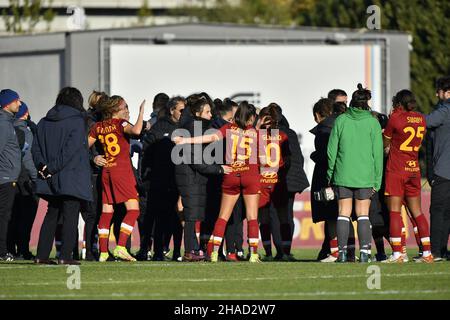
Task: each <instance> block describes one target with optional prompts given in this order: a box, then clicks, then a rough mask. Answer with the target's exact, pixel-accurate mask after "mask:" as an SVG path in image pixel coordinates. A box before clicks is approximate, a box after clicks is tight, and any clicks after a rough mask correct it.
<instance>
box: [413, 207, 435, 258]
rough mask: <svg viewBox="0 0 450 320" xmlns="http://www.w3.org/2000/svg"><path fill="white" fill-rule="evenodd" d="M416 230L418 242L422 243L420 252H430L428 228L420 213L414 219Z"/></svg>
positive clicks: (425, 219)
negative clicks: (417, 231) (418, 237)
mask: <svg viewBox="0 0 450 320" xmlns="http://www.w3.org/2000/svg"><path fill="white" fill-rule="evenodd" d="M416 223H417V229H418V230H419V236H420V242H421V243H422V250H423V251H424V252H425V251H430V250H431V246H430V227H429V225H428V221H427V218H426V217H425V215H424V214H423V213H422V214H420V216H418V217H416Z"/></svg>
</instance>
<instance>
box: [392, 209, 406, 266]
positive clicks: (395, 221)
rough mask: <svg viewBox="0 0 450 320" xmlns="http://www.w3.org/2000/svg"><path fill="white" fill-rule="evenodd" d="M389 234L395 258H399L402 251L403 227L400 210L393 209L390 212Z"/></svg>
mask: <svg viewBox="0 0 450 320" xmlns="http://www.w3.org/2000/svg"><path fill="white" fill-rule="evenodd" d="M389 217H390V224H389V234H390V241H391V246H392V251H393V255H394V258H398V257H399V256H400V254H401V253H402V228H404V225H403V220H402V216H401V213H400V212H397V211H391V212H390V214H389Z"/></svg>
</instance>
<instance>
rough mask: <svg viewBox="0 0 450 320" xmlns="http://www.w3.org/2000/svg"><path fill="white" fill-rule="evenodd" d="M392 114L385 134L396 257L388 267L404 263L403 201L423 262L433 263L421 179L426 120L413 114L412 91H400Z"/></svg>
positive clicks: (391, 233) (389, 202)
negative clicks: (402, 237)
mask: <svg viewBox="0 0 450 320" xmlns="http://www.w3.org/2000/svg"><path fill="white" fill-rule="evenodd" d="M392 102H393V108H394V109H393V112H392V114H391V117H390V119H389V122H388V125H387V127H386V129H385V130H384V133H383V135H384V147H385V150H386V151H388V152H389V157H388V161H387V165H386V189H385V195H386V196H387V199H388V200H387V203H388V208H389V211H390V214H389V216H390V226H389V233H390V240H391V245H392V250H393V254H392V256H391V257H390V258H389V259H388V260H385V261H386V262H387V263H402V262H404V256H403V254H402V241H401V236H402V228H404V225H403V220H402V217H401V207H402V202H403V200H404V201H405V204H406V206H407V208H408V210H409V211H410V212H411V214H412V215H413V217H414V219H415V221H416V223H417V228H418V231H419V235H420V240H421V242H422V246H423V255H422V258H421V259H420V260H419V261H421V262H427V263H430V262H433V256H432V255H431V251H430V230H429V226H428V221H427V219H426V217H425V215H424V214H423V213H422V209H421V201H420V200H421V199H420V193H421V180H420V178H421V176H420V167H419V149H420V146H421V144H422V140H423V137H424V134H425V129H426V124H425V117H424V116H423V115H422V114H420V113H418V112H414V111H413V110H414V109H415V107H416V100H415V97H414V94H413V93H412V92H411V91H409V90H401V91H399V92H398V93H397V94H396V95H395V96H394V98H393V101H392Z"/></svg>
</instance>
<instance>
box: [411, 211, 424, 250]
mask: <svg viewBox="0 0 450 320" xmlns="http://www.w3.org/2000/svg"><path fill="white" fill-rule="evenodd" d="M409 220H410V221H411V224H412V225H413V230H414V237H415V238H416V243H417V246H418V247H420V246H421V245H422V242H421V241H420V236H419V229H418V228H417V222H416V219H414V217H413V216H409Z"/></svg>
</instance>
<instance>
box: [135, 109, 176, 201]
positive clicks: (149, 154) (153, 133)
mask: <svg viewBox="0 0 450 320" xmlns="http://www.w3.org/2000/svg"><path fill="white" fill-rule="evenodd" d="M176 129H178V123H176V122H174V121H172V119H170V118H169V117H163V118H161V119H159V120H158V121H156V123H155V124H154V125H153V126H152V127H151V129H150V130H149V131H148V132H147V133H146V134H145V136H144V138H143V156H142V163H141V177H142V181H150V189H151V188H159V189H161V188H164V189H166V190H174V189H176V183H175V166H174V164H173V162H172V159H171V154H172V149H173V147H174V146H175V144H174V143H173V142H172V140H171V137H172V133H173V132H174V131H175V130H176ZM161 201H163V200H161Z"/></svg>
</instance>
